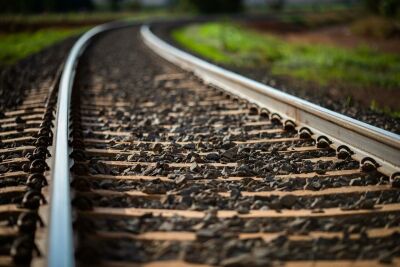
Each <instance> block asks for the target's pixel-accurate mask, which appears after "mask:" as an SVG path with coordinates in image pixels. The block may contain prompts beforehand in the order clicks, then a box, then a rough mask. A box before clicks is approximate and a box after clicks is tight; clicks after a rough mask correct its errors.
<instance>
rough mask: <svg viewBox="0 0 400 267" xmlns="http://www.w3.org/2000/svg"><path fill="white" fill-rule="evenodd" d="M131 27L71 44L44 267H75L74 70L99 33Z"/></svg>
mask: <svg viewBox="0 0 400 267" xmlns="http://www.w3.org/2000/svg"><path fill="white" fill-rule="evenodd" d="M131 25H134V23H133V22H112V23H107V24H103V25H99V26H97V27H95V28H93V29H91V30H89V31H88V32H86V33H85V34H84V35H82V36H81V37H80V38H79V40H78V41H77V42H76V43H75V44H74V46H73V48H72V49H71V51H70V53H69V55H68V58H67V61H66V63H65V65H64V69H63V73H62V76H61V81H60V86H59V93H58V103H57V105H58V106H57V107H58V108H57V116H56V123H55V126H56V129H57V131H56V133H55V150H54V151H55V152H54V161H53V166H52V170H53V172H52V179H51V181H52V184H51V202H50V203H51V205H50V223H49V227H50V230H49V242H48V264H47V265H48V266H52V267H72V266H74V265H75V262H74V252H73V234H72V222H71V199H70V176H69V168H70V163H71V162H70V159H69V152H70V151H69V146H68V135H69V112H70V109H69V108H70V102H71V101H70V100H71V92H72V87H73V84H74V77H75V70H76V67H77V65H78V60H79V57H80V56H81V55H82V53H83V52H84V50H85V48H86V47H87V45H88V44H89V43H90V41H91V40H92V39H93V37H95V36H96V35H98V34H99V33H102V32H105V31H108V30H111V29H116V28H121V27H126V26H131Z"/></svg>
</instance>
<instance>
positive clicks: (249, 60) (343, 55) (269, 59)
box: [173, 23, 400, 89]
mask: <svg viewBox="0 0 400 267" xmlns="http://www.w3.org/2000/svg"><path fill="white" fill-rule="evenodd" d="M173 38H174V39H175V40H176V41H177V42H178V43H180V44H181V45H182V46H184V47H186V48H188V49H190V50H192V51H194V52H196V53H198V54H200V55H201V56H204V57H206V58H208V59H210V60H212V61H215V62H218V63H222V64H228V65H233V66H239V67H260V66H265V67H268V69H269V71H270V72H271V74H272V75H278V76H281V75H283V76H289V77H292V78H295V79H300V80H302V81H308V82H314V83H316V84H318V85H322V86H324V85H325V86H326V85H329V84H330V83H340V84H343V83H344V84H346V85H350V86H355V87H363V86H377V87H379V88H387V89H398V88H399V87H400V75H399V73H400V56H398V55H393V54H385V53H378V52H376V51H374V50H372V49H370V48H368V47H359V48H356V49H345V48H340V47H335V46H329V45H322V44H305V43H290V42H286V41H284V40H282V39H281V38H279V37H276V36H273V35H268V34H261V33H259V32H255V31H250V30H248V29H245V28H242V27H241V26H238V25H235V24H232V23H205V24H196V25H191V26H187V27H184V28H181V29H178V30H176V31H174V32H173Z"/></svg>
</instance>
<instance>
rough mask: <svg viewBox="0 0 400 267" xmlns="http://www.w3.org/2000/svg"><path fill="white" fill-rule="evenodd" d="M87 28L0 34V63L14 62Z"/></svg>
mask: <svg viewBox="0 0 400 267" xmlns="http://www.w3.org/2000/svg"><path fill="white" fill-rule="evenodd" d="M85 29H86V28H78V29H45V30H39V31H36V32H21V33H15V34H7V35H0V64H1V65H6V64H13V63H15V62H17V61H18V60H20V59H22V58H25V57H27V56H29V55H31V54H33V53H36V52H38V51H40V50H42V49H43V48H45V47H48V46H50V45H52V44H54V43H56V42H58V41H61V40H63V39H65V38H67V37H69V36H73V35H77V34H79V33H81V32H83V31H84V30H85Z"/></svg>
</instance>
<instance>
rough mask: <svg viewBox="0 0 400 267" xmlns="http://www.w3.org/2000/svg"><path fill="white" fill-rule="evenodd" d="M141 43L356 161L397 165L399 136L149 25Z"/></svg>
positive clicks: (387, 170) (390, 168)
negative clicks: (241, 70)
mask: <svg viewBox="0 0 400 267" xmlns="http://www.w3.org/2000/svg"><path fill="white" fill-rule="evenodd" d="M141 35H142V38H143V40H144V42H145V43H146V44H147V45H148V46H149V47H150V48H151V49H153V50H154V52H156V53H157V54H159V55H160V56H161V57H163V58H165V59H167V60H168V61H170V62H172V63H174V64H176V65H179V66H180V67H182V68H183V69H186V70H188V71H192V72H194V74H195V75H197V76H198V77H200V78H201V79H203V80H204V82H206V83H209V84H211V85H213V86H216V87H219V88H221V89H224V90H225V91H228V92H231V93H233V94H235V95H238V96H240V97H242V98H244V99H246V100H248V101H250V102H253V103H256V104H257V105H259V106H260V107H265V108H268V110H270V111H271V112H277V113H279V114H280V115H282V116H283V119H286V120H292V121H295V122H296V124H297V126H296V128H297V129H300V128H301V127H303V126H305V127H308V128H309V129H311V131H312V133H313V136H314V137H318V136H322V135H324V136H327V137H328V138H329V139H330V140H331V141H332V142H333V144H332V145H333V146H334V147H338V146H339V145H343V144H346V145H347V146H348V147H350V148H351V149H352V150H353V152H355V155H354V156H353V157H354V158H355V159H357V160H361V159H363V158H365V157H371V156H373V157H374V158H375V160H376V161H377V162H378V163H379V164H380V167H379V168H378V170H379V171H380V172H382V173H384V174H386V175H388V176H390V175H392V174H393V173H394V172H396V171H398V170H399V168H400V136H399V135H396V134H393V133H391V132H388V131H385V130H382V129H380V128H377V127H374V126H371V125H369V124H366V123H363V122H361V121H358V120H355V119H352V118H350V117H347V116H344V115H342V114H339V113H336V112H333V111H331V110H328V109H326V108H323V107H320V106H318V105H315V104H312V103H310V102H308V101H305V100H303V99H300V98H298V97H295V96H292V95H289V94H287V93H284V92H282V91H279V90H277V89H274V88H272V87H270V86H267V85H264V84H262V83H259V82H256V81H253V80H250V79H248V78H246V77H243V76H241V75H239V74H236V73H233V72H231V71H228V70H225V69H223V68H221V67H218V66H215V65H213V64H210V63H208V62H206V61H204V60H201V59H199V58H197V57H195V56H193V55H190V54H188V53H186V52H183V51H181V50H179V49H177V48H175V47H173V46H171V45H169V44H167V43H166V42H165V41H163V40H161V39H160V38H158V37H157V36H156V35H155V34H153V33H152V32H151V30H150V28H149V26H147V25H144V26H142V28H141Z"/></svg>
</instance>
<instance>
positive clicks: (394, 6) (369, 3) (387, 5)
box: [363, 0, 400, 17]
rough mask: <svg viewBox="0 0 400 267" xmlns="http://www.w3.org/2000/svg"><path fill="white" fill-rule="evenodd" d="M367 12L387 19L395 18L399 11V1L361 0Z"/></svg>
mask: <svg viewBox="0 0 400 267" xmlns="http://www.w3.org/2000/svg"><path fill="white" fill-rule="evenodd" d="M363 1H364V6H365V7H366V8H367V10H368V11H370V12H372V13H374V14H378V15H383V16H387V17H395V16H396V15H398V13H399V10H400V1H399V0H363Z"/></svg>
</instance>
